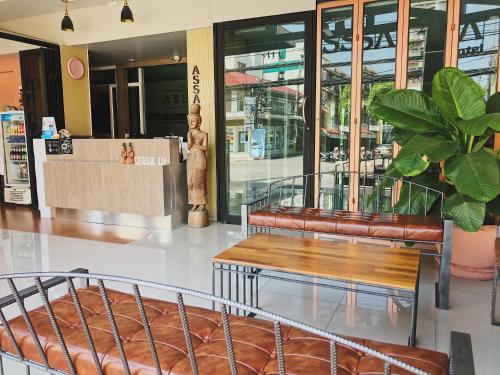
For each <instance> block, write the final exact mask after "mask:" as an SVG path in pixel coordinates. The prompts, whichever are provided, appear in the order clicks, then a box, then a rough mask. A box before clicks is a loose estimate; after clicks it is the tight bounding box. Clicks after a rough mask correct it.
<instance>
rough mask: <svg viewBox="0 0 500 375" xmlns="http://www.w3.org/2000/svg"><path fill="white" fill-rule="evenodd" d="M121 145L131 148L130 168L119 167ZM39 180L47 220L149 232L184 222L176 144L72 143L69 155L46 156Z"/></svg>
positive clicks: (174, 141) (181, 168)
mask: <svg viewBox="0 0 500 375" xmlns="http://www.w3.org/2000/svg"><path fill="white" fill-rule="evenodd" d="M124 142H126V143H129V142H131V143H132V145H133V147H134V150H135V164H122V163H121V156H120V155H121V149H122V144H123V143H124ZM42 175H43V180H44V182H43V190H44V192H43V193H44V198H45V199H44V201H45V202H44V204H45V206H46V207H50V211H51V216H52V217H64V218H72V219H77V220H85V221H93V222H103V223H109V224H122V225H123V224H125V225H126V224H129V225H134V226H143V227H152V228H168V227H177V226H179V225H181V224H182V223H183V222H184V221H185V218H186V213H187V192H186V190H187V188H186V165H185V163H183V162H181V157H180V151H179V142H178V140H177V139H127V140H124V139H74V140H73V154H67V155H46V156H45V161H44V162H43V173H42ZM38 176H39V174H38V173H37V177H38ZM38 185H39V186H40V184H38ZM39 195H40V192H39Z"/></svg>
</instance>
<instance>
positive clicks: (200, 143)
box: [187, 104, 208, 227]
mask: <svg viewBox="0 0 500 375" xmlns="http://www.w3.org/2000/svg"><path fill="white" fill-rule="evenodd" d="M187 120H188V125H189V132H188V134H187V142H188V150H189V154H188V159H187V186H188V202H189V204H191V205H192V208H191V210H190V211H189V214H188V224H189V225H190V226H192V227H206V226H208V211H207V209H206V205H207V203H208V187H207V156H208V133H206V132H204V131H202V130H201V129H200V127H201V123H202V118H201V115H200V105H199V104H192V105H191V108H190V111H189V115H188V116H187Z"/></svg>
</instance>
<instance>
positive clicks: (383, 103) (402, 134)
mask: <svg viewBox="0 0 500 375" xmlns="http://www.w3.org/2000/svg"><path fill="white" fill-rule="evenodd" d="M370 112H371V113H372V114H374V116H376V117H377V118H379V119H382V120H384V121H385V122H387V123H389V124H391V125H392V126H393V130H392V135H393V139H394V140H395V142H396V143H398V144H399V145H400V146H401V150H400V152H399V153H398V155H397V157H396V158H395V159H394V160H393V162H392V163H391V164H390V165H389V167H388V168H387V170H386V172H385V176H386V178H383V179H382V180H381V181H380V182H379V183H378V184H377V186H376V187H375V190H374V192H373V194H372V195H371V196H370V197H369V199H368V200H367V205H370V204H371V203H372V202H373V200H374V197H375V196H376V195H377V194H379V193H380V191H381V190H382V189H385V188H387V187H390V186H392V185H393V184H394V180H393V179H391V178H387V177H396V178H400V177H403V178H405V179H407V180H410V181H412V182H414V183H415V184H417V185H416V187H415V185H413V187H412V190H411V191H409V190H408V189H409V187H408V185H409V184H403V187H402V190H401V192H400V200H399V201H398V203H397V204H396V206H395V210H396V211H397V212H399V213H404V214H413V215H426V214H429V213H430V211H431V210H433V209H436V208H439V207H440V204H438V200H439V201H440V197H441V194H439V193H435V192H434V193H433V192H429V191H427V192H425V189H424V188H421V187H419V185H422V186H427V187H430V188H432V189H435V190H437V191H440V192H444V194H445V201H444V205H443V207H442V210H443V214H444V215H445V217H448V218H450V219H452V220H453V221H454V222H455V225H456V226H458V227H459V228H462V229H463V230H465V231H468V232H475V231H477V230H479V228H480V227H481V225H483V224H484V223H485V218H486V217H487V212H489V214H491V215H494V216H499V215H500V213H499V201H500V198H499V193H500V153H499V150H493V149H492V148H489V147H487V145H488V144H489V143H491V139H492V137H493V136H494V134H495V132H499V131H500V93H496V94H494V95H492V96H491V97H490V98H489V100H488V101H487V102H486V101H485V100H484V92H483V89H482V88H481V86H479V85H478V84H477V83H476V82H475V81H474V80H473V79H472V78H470V77H468V76H467V75H466V74H464V73H463V72H461V71H460V70H458V69H455V68H445V69H442V70H440V71H439V72H437V73H436V75H435V76H434V78H433V81H432V96H431V95H427V94H425V93H422V92H420V91H417V90H391V91H389V92H381V93H380V94H378V95H377V96H376V97H375V98H374V99H373V100H372V102H371V108H370ZM409 200H411V204H409Z"/></svg>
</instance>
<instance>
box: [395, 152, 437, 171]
mask: <svg viewBox="0 0 500 375" xmlns="http://www.w3.org/2000/svg"><path fill="white" fill-rule="evenodd" d="M430 164H431V162H430V160H429V158H428V157H427V156H425V155H422V154H418V153H415V152H413V151H407V150H406V147H403V149H402V150H401V151H400V152H399V154H398V156H397V157H396V159H394V166H395V167H396V169H397V170H398V171H399V172H400V173H401V174H402V175H403V176H409V177H412V176H417V175H419V174H420V173H422V172H423V171H425V170H426V169H427V168H429V165H430Z"/></svg>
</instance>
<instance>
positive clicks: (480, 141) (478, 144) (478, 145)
mask: <svg viewBox="0 0 500 375" xmlns="http://www.w3.org/2000/svg"><path fill="white" fill-rule="evenodd" d="M493 134H495V132H494V131H493V129H491V128H488V129H486V132H485V133H484V134H483V135H480V136H479V137H477V138H476V139H475V143H474V146H473V147H472V152H476V151H479V150H480V149H482V148H483V146H484V145H485V144H486V142H488V141H489V140H490V139H491V136H492V135H493Z"/></svg>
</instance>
